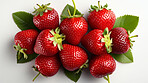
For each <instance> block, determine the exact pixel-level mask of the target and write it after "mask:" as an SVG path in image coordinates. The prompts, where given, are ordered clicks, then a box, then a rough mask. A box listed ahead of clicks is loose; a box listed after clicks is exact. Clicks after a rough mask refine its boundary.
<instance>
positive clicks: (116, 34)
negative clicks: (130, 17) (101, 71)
mask: <svg viewBox="0 0 148 83" xmlns="http://www.w3.org/2000/svg"><path fill="white" fill-rule="evenodd" d="M110 37H111V38H112V40H113V46H112V53H115V54H123V53H126V52H127V51H128V50H129V48H130V40H129V35H128V33H127V31H126V29H124V28H122V27H117V28H114V29H112V30H111V35H110Z"/></svg>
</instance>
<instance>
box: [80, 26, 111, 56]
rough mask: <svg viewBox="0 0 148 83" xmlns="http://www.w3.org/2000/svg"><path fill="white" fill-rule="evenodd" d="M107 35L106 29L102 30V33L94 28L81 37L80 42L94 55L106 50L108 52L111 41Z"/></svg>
mask: <svg viewBox="0 0 148 83" xmlns="http://www.w3.org/2000/svg"><path fill="white" fill-rule="evenodd" d="M109 35H110V34H108V30H107V29H106V30H105V31H104V33H103V31H102V30H99V29H94V30H92V31H90V32H89V33H88V34H87V35H85V36H84V37H83V38H82V40H81V44H82V45H83V46H84V47H85V48H86V49H87V50H88V51H89V52H91V53H93V54H95V55H101V54H104V53H107V52H108V53H110V52H111V43H112V42H111V40H110V37H109ZM106 48H107V49H106ZM106 50H107V51H106Z"/></svg>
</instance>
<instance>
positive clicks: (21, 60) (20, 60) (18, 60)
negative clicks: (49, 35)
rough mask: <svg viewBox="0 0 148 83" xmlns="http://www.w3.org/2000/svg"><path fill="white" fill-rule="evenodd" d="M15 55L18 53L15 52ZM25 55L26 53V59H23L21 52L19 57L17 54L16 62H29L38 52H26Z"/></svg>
mask: <svg viewBox="0 0 148 83" xmlns="http://www.w3.org/2000/svg"><path fill="white" fill-rule="evenodd" d="M17 55H18V52H17ZM27 55H28V58H27V59H25V58H24V57H23V54H21V56H20V59H18V56H17V63H26V62H29V61H31V60H33V59H35V58H36V57H37V56H38V54H35V53H34V54H27Z"/></svg>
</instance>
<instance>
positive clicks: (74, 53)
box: [59, 44, 88, 71]
mask: <svg viewBox="0 0 148 83" xmlns="http://www.w3.org/2000/svg"><path fill="white" fill-rule="evenodd" d="M59 56H60V60H61V62H62V64H63V66H64V68H65V69H67V70H69V71H74V70H77V69H79V68H80V66H82V65H83V64H84V63H85V62H86V61H87V58H88V56H87V53H86V52H85V51H84V50H83V49H82V48H80V47H78V46H73V45H70V44H63V50H62V51H60V52H59Z"/></svg>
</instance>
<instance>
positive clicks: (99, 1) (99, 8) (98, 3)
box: [98, 1, 101, 9]
mask: <svg viewBox="0 0 148 83" xmlns="http://www.w3.org/2000/svg"><path fill="white" fill-rule="evenodd" d="M98 7H99V9H101V6H100V1H98Z"/></svg>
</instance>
